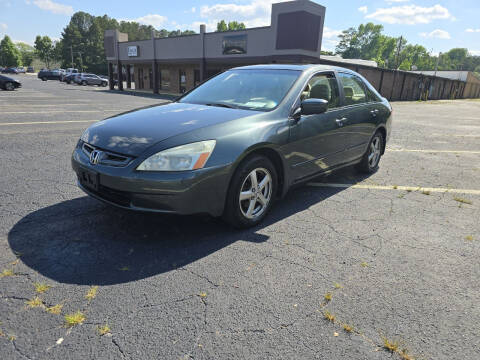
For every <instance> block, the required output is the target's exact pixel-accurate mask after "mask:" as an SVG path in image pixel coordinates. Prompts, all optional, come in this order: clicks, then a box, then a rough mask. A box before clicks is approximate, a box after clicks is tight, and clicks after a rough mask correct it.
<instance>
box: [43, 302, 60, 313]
mask: <svg viewBox="0 0 480 360" xmlns="http://www.w3.org/2000/svg"><path fill="white" fill-rule="evenodd" d="M62 309H63V304H57V305H54V306H50V307H47V308H46V309H45V311H46V312H48V313H50V314H54V315H60V313H61V312H62Z"/></svg>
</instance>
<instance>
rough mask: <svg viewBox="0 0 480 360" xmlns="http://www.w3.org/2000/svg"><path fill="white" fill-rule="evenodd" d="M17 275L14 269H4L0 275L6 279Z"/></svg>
mask: <svg viewBox="0 0 480 360" xmlns="http://www.w3.org/2000/svg"><path fill="white" fill-rule="evenodd" d="M13 275H15V273H14V272H13V270H12V269H4V270H3V271H2V272H1V273H0V278H4V277H8V276H13Z"/></svg>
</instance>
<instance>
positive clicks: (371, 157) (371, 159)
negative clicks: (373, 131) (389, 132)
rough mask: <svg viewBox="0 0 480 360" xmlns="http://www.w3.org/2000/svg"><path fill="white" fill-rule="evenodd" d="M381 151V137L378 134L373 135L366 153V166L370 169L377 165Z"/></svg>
mask: <svg viewBox="0 0 480 360" xmlns="http://www.w3.org/2000/svg"><path fill="white" fill-rule="evenodd" d="M381 153H382V139H381V138H380V136H375V137H374V138H373V139H372V142H371V143H370V149H369V153H368V166H370V168H371V169H373V168H375V167H376V166H377V165H378V161H379V160H380V156H381Z"/></svg>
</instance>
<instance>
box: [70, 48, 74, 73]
mask: <svg viewBox="0 0 480 360" xmlns="http://www.w3.org/2000/svg"><path fill="white" fill-rule="evenodd" d="M70 56H71V57H72V69H73V68H75V66H73V46H72V45H70Z"/></svg>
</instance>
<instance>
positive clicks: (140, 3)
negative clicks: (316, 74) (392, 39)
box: [0, 0, 480, 55]
mask: <svg viewBox="0 0 480 360" xmlns="http://www.w3.org/2000/svg"><path fill="white" fill-rule="evenodd" d="M280 1H282V0H225V1H222V0H196V1H194V0H177V1H172V0H135V1H124V0H121V1H118V0H117V1H112V0H0V37H1V38H3V36H4V35H5V34H8V35H9V36H10V37H11V38H12V40H14V41H23V42H26V43H29V44H33V41H34V39H35V36H36V35H38V34H41V35H48V36H50V37H51V38H52V39H59V38H60V36H61V32H62V30H63V28H64V27H65V26H66V25H67V24H68V22H69V20H70V16H71V15H72V14H73V13H74V12H76V11H85V12H88V13H90V14H93V15H104V14H107V15H108V16H110V17H114V18H116V19H119V20H135V21H138V22H140V23H143V24H148V25H153V26H154V27H156V28H166V29H168V30H174V29H182V30H185V29H191V30H195V31H197V32H198V31H199V26H200V24H206V25H207V30H208V31H214V30H215V28H216V23H217V22H218V21H219V20H222V19H225V20H227V21H229V20H238V21H243V22H244V23H245V24H246V25H247V27H254V26H264V25H270V12H271V4H272V3H274V2H280ZM314 1H315V2H317V3H319V4H321V5H323V6H325V7H326V8H327V13H326V17H325V29H324V34H323V39H324V40H323V45H322V50H334V49H335V45H336V43H337V42H338V34H339V33H340V32H341V31H342V30H345V29H347V28H349V27H356V26H358V25H359V24H361V23H366V22H369V21H371V22H373V23H375V24H382V25H383V26H384V28H385V30H384V33H385V34H387V35H390V36H400V35H403V36H404V37H405V38H406V39H407V40H408V42H409V43H414V44H421V45H423V46H425V47H426V48H427V49H428V50H429V51H431V52H432V53H434V54H438V53H439V52H445V51H448V50H449V49H451V48H454V47H464V48H467V49H469V51H470V53H471V54H473V55H480V21H479V20H478V19H479V18H480V0H461V1H458V0H350V1H346V0H314Z"/></svg>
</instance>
